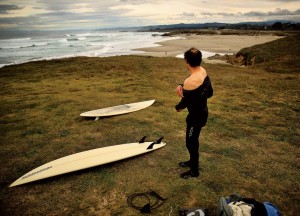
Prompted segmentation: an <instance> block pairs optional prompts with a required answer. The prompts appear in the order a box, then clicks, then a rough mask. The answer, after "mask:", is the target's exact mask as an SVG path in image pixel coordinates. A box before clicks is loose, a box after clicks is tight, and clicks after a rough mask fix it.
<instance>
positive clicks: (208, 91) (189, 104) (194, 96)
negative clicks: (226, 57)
mask: <svg viewBox="0 0 300 216" xmlns="http://www.w3.org/2000/svg"><path fill="white" fill-rule="evenodd" d="M212 95H213V88H212V85H211V82H210V79H209V77H208V76H207V77H206V78H205V79H204V81H203V84H201V85H200V86H199V87H198V88H196V89H194V90H185V89H183V96H184V97H183V98H182V99H181V101H180V102H179V104H177V105H176V106H175V108H176V110H181V109H185V108H187V109H188V111H189V114H188V116H187V118H186V123H187V128H186V147H187V149H188V151H189V154H190V161H189V162H190V167H191V171H192V172H193V173H198V172H199V171H198V170H199V136H200V132H201V128H202V127H203V126H205V125H206V122H207V117H208V108H207V98H210V97H211V96H212Z"/></svg>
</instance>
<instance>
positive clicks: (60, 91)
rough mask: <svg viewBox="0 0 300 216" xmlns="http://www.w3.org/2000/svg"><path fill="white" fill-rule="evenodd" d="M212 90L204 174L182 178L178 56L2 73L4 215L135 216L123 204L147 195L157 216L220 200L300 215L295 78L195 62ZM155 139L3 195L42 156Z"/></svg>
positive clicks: (65, 63) (43, 65) (80, 61)
mask: <svg viewBox="0 0 300 216" xmlns="http://www.w3.org/2000/svg"><path fill="white" fill-rule="evenodd" d="M204 67H205V68H206V69H207V71H208V73H209V75H210V77H211V80H212V83H213V87H214V91H215V95H214V96H213V97H212V98H211V99H210V100H209V109H210V116H209V120H208V124H207V126H206V127H205V128H204V129H203V132H202V134H201V139H200V143H201V146H200V157H201V166H202V168H203V170H202V172H201V177H200V178H196V179H191V180H182V179H180V178H179V174H180V173H181V172H183V171H185V169H182V168H179V167H177V164H178V162H179V161H182V160H185V159H186V158H187V151H186V149H185V144H184V140H185V132H184V130H185V116H186V114H187V113H186V112H182V113H177V112H176V111H175V109H174V105H175V104H176V103H177V102H178V100H179V98H178V97H177V96H176V93H175V88H176V86H177V84H178V83H182V81H183V79H184V78H185V77H186V76H187V75H188V73H187V72H185V70H186V69H185V65H184V64H183V62H182V59H177V58H153V57H137V56H124V57H109V58H71V59H62V60H53V61H45V62H34V63H27V64H22V65H16V66H10V67H4V68H2V69H0V77H1V107H0V108H1V116H0V123H1V125H0V127H1V128H0V129H1V130H0V133H1V151H0V157H1V163H2V164H3V166H1V211H2V212H1V215H139V212H138V211H137V210H135V209H132V208H130V207H128V205H127V203H126V199H127V197H128V196H129V195H131V194H133V193H137V192H145V191H148V190H150V189H151V190H155V191H157V192H158V193H159V194H160V195H161V196H163V197H165V198H168V200H167V201H166V202H165V204H164V205H163V206H161V207H160V208H159V209H156V210H154V211H153V212H154V214H155V215H168V214H169V212H170V211H171V207H172V209H173V214H172V215H177V212H176V211H177V210H178V209H179V208H181V207H195V206H202V207H205V208H209V209H210V210H211V211H212V212H213V211H214V210H215V209H216V205H217V200H218V198H219V197H220V196H226V195H229V194H231V193H234V192H236V193H239V194H241V195H243V196H245V197H253V198H255V199H257V200H258V201H261V202H263V201H270V202H272V203H274V204H275V205H276V206H278V207H279V209H281V211H282V212H283V213H284V215H291V216H292V215H295V214H296V213H298V212H299V211H300V208H299V195H300V194H299V182H300V179H299V134H300V133H299V80H300V77H299V74H297V73H287V72H286V73H284V74H280V73H267V72H266V71H264V70H263V69H255V68H240V67H232V66H224V65H208V64H207V65H204ZM148 99H156V102H155V103H154V104H153V105H152V106H151V107H149V108H147V109H144V110H141V111H138V112H134V113H130V114H127V115H121V116H115V117H111V118H103V119H100V120H99V121H97V122H94V121H91V120H89V119H85V118H82V117H80V116H79V114H80V113H81V112H84V111H88V110H92V109H96V108H101V107H107V106H114V105H119V104H125V103H131V102H138V101H142V100H148ZM144 135H147V136H148V137H149V138H148V140H156V139H157V138H158V137H160V136H164V137H165V139H164V141H165V142H167V146H166V147H164V148H162V149H160V150H157V151H155V152H152V153H149V154H146V155H143V156H139V157H135V158H132V159H128V160H125V161H120V162H116V163H113V164H108V165H104V166H99V167H95V168H91V169H87V170H83V171H79V172H75V173H71V174H66V175H61V176H57V177H53V178H50V179H45V180H42V181H37V182H34V183H31V184H27V185H22V186H19V187H14V188H8V186H9V184H11V183H12V182H13V181H15V180H16V179H17V178H19V177H20V176H22V175H23V174H25V173H26V172H28V171H30V170H31V169H33V168H35V167H37V166H39V165H42V164H44V163H46V162H49V161H51V160H54V159H57V158H59V157H63V156H66V155H69V154H72V153H76V152H80V151H84V150H89V149H93V148H99V147H103V146H109V145H115V144H121V143H128V142H134V141H138V140H139V139H140V138H141V137H143V136H144Z"/></svg>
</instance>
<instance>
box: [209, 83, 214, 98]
mask: <svg viewBox="0 0 300 216" xmlns="http://www.w3.org/2000/svg"><path fill="white" fill-rule="evenodd" d="M213 94H214V90H213V88H212V85H211V84H210V85H209V87H208V89H207V98H210V97H212V96H213Z"/></svg>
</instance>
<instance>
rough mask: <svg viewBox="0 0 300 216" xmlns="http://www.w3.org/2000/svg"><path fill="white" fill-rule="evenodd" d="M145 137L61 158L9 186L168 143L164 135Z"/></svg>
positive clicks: (112, 159) (102, 162)
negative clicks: (154, 138) (164, 140)
mask: <svg viewBox="0 0 300 216" xmlns="http://www.w3.org/2000/svg"><path fill="white" fill-rule="evenodd" d="M145 138H146V137H143V138H142V139H141V141H140V142H138V143H128V144H121V145H115V146H108V147H103V148H97V149H92V150H88V151H84V152H80V153H76V154H72V155H69V156H66V157H62V158H59V159H57V160H54V161H51V162H49V163H46V164H44V165H42V166H39V167H37V168H35V169H33V170H31V171H30V172H28V173H26V174H25V175H23V176H21V177H20V178H19V179H17V180H16V181H15V182H13V183H12V184H11V185H10V186H9V187H14V186H17V185H21V184H26V183H29V182H33V181H37V180H41V179H45V178H49V177H52V176H57V175H61V174H65V173H70V172H73V171H77V170H82V169H86V168H90V167H95V166H99V165H103V164H107V163H110V162H114V161H119V160H122V159H126V158H130V157H134V156H137V155H140V154H144V153H147V152H151V151H154V150H156V149H159V148H161V147H163V146H165V145H166V143H164V142H161V140H162V139H163V137H162V138H160V139H159V140H157V141H156V142H145Z"/></svg>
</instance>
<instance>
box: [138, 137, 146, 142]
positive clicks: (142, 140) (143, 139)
mask: <svg viewBox="0 0 300 216" xmlns="http://www.w3.org/2000/svg"><path fill="white" fill-rule="evenodd" d="M146 137H147V136H144V137H143V138H142V139H141V140H140V141H139V143H144V142H145V139H146Z"/></svg>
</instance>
